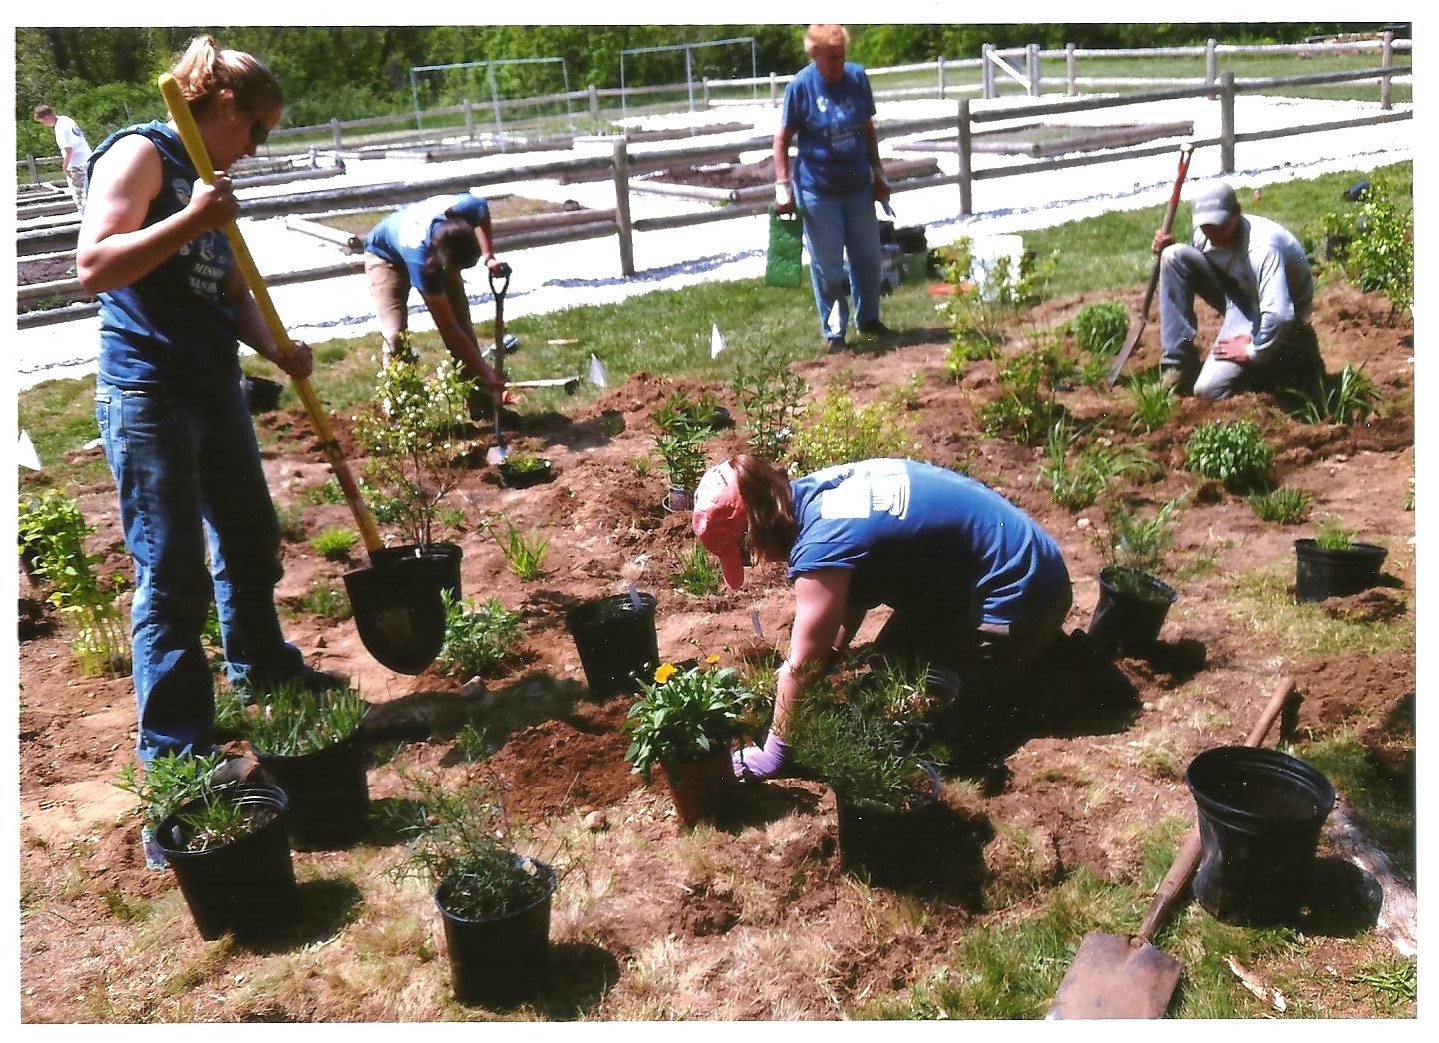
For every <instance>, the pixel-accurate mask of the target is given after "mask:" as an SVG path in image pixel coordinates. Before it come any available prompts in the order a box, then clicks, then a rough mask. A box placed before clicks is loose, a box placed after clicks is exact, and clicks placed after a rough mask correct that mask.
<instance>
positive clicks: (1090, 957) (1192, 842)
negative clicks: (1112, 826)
mask: <svg viewBox="0 0 1439 1043" xmlns="http://www.w3.org/2000/svg"><path fill="white" fill-rule="evenodd" d="M1293 691H1294V681H1293V679H1292V678H1288V677H1285V678H1281V679H1280V681H1279V687H1278V688H1277V689H1276V690H1275V692H1274V695H1273V696H1272V697H1271V698H1270V700H1269V704H1268V705H1267V706H1265V707H1264V712H1263V713H1262V714H1260V717H1259V722H1258V723H1257V724H1255V726H1254V730H1253V731H1251V732H1250V733H1249V737H1248V738H1247V739H1245V740H1244V745H1246V746H1258V745H1259V744H1260V743H1261V742H1263V741H1264V736H1265V734H1266V733H1267V732H1268V731H1269V727H1270V725H1272V724H1273V723H1274V719H1275V718H1276V717H1278V716H1279V713H1280V711H1281V710H1283V709H1284V704H1285V703H1286V702H1287V701H1288V699H1289V696H1290V695H1291V694H1292V693H1293ZM1200 847H1201V843H1200V838H1199V829H1198V828H1197V827H1196V828H1195V829H1193V830H1191V831H1190V833H1189V836H1188V837H1187V838H1186V839H1185V841H1184V844H1183V846H1182V847H1180V849H1179V854H1177V855H1176V856H1175V858H1174V864H1173V865H1172V866H1170V867H1169V872H1168V873H1166V874H1165V875H1164V879H1163V880H1161V881H1160V882H1159V887H1158V888H1156V889H1155V891H1154V900H1153V901H1152V902H1151V903H1150V905H1149V912H1148V913H1147V914H1146V915H1145V917H1144V923H1142V924H1141V925H1140V927H1139V933H1138V934H1134V935H1127V934H1086V935H1085V936H1084V940H1083V941H1082V942H1081V943H1080V945H1079V951H1078V952H1076V953H1075V954H1074V962H1073V963H1071V964H1070V965H1069V970H1068V971H1067V972H1066V973H1065V975H1064V980H1063V981H1062V982H1060V984H1059V991H1058V992H1057V993H1055V996H1054V1003H1053V1004H1052V1005H1051V1006H1050V1008H1049V1017H1050V1018H1052V1019H1059V1020H1071V1019H1082V1018H1132V1019H1139V1018H1151V1019H1152V1018H1162V1017H1164V1012H1165V1011H1166V1010H1168V1009H1169V1001H1170V999H1172V998H1173V996H1174V989H1175V986H1177V985H1178V984H1179V976H1180V974H1181V972H1182V971H1183V968H1182V967H1181V966H1180V963H1179V961H1178V960H1176V959H1175V958H1174V957H1172V956H1169V955H1167V954H1166V953H1163V952H1161V951H1160V950H1159V949H1157V948H1155V947H1154V945H1153V944H1152V943H1151V942H1150V938H1152V937H1153V936H1154V932H1155V931H1156V930H1158V929H1159V925H1160V924H1161V923H1163V921H1164V919H1165V918H1166V917H1167V916H1168V915H1169V912H1170V910H1171V909H1173V908H1174V905H1175V903H1176V901H1177V900H1178V898H1179V893H1180V892H1181V891H1183V890H1184V888H1185V886H1186V885H1187V884H1188V883H1189V878H1190V877H1191V876H1192V875H1193V874H1194V870H1195V868H1196V867H1197V866H1198V865H1199V855H1200Z"/></svg>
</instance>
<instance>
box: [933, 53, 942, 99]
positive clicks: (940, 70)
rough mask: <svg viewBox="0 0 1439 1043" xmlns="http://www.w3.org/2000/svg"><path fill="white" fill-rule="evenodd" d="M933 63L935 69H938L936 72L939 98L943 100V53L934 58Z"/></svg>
mask: <svg viewBox="0 0 1439 1043" xmlns="http://www.w3.org/2000/svg"><path fill="white" fill-rule="evenodd" d="M934 64H935V66H936V68H937V70H938V73H939V100H940V101H943V100H944V55H942V54H941V55H940V56H939V57H938V58H937V59H935V63H934Z"/></svg>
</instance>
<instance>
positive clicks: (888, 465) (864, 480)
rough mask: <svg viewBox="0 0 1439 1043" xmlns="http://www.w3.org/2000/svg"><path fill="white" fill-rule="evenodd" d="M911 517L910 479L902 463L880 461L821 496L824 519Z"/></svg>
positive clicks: (820, 511) (821, 510)
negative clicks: (883, 516)
mask: <svg viewBox="0 0 1439 1043" xmlns="http://www.w3.org/2000/svg"><path fill="white" fill-rule="evenodd" d="M908 513H909V475H908V474H907V473H906V472H905V470H904V464H903V462H901V461H899V460H883V461H878V462H877V463H876V464H875V465H874V466H873V467H871V468H869V469H868V470H867V471H856V472H854V473H853V474H851V475H850V476H849V477H848V478H846V479H845V480H844V481H842V482H840V483H839V485H837V486H835V487H834V488H833V489H826V490H825V491H824V492H822V493H820V494H819V515H820V517H821V518H867V517H869V516H870V515H871V514H888V515H891V516H893V517H895V518H903V517H904V516H905V515H906V514H908Z"/></svg>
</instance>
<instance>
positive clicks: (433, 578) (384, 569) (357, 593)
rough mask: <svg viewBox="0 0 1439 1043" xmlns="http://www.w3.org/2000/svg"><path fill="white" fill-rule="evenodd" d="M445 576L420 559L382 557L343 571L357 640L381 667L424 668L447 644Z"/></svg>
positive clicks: (413, 671) (413, 670)
mask: <svg viewBox="0 0 1439 1043" xmlns="http://www.w3.org/2000/svg"><path fill="white" fill-rule="evenodd" d="M443 589H444V582H443V577H442V575H441V574H440V572H439V571H438V570H437V569H436V568H435V567H434V564H433V563H432V562H429V561H426V560H424V559H421V558H398V559H394V560H387V561H381V562H378V563H376V564H375V566H374V567H372V568H368V569H357V570H356V571H354V572H349V573H346V575H345V591H346V593H347V594H348V595H349V597H350V607H351V608H352V609H353V610H354V614H355V626H356V627H357V628H358V629H359V631H360V640H361V641H363V642H364V644H365V648H366V649H368V650H369V652H370V654H371V655H372V656H374V657H375V659H376V660H378V661H379V663H380V665H382V666H384V667H386V668H388V669H390V670H393V671H395V672H396V673H400V674H419V673H423V672H424V671H425V668H426V667H428V666H429V665H430V664H431V663H433V662H434V661H435V657H436V656H438V655H439V654H440V648H441V647H442V646H443V645H444V643H445V604H444V601H443V600H442V598H441V591H442V590H443Z"/></svg>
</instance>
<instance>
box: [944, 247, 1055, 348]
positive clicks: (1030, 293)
mask: <svg viewBox="0 0 1439 1043" xmlns="http://www.w3.org/2000/svg"><path fill="white" fill-rule="evenodd" d="M939 254H940V258H941V261H942V264H943V270H944V277H945V280H946V281H947V282H948V283H949V284H950V285H951V286H952V287H954V292H953V293H952V294H950V295H949V296H948V297H947V298H946V304H945V314H946V318H947V319H948V320H949V328H950V332H951V333H952V334H953V335H954V340H955V343H958V344H980V345H996V344H1000V343H1002V342H1003V340H1004V336H1005V331H1006V329H1007V328H1008V327H1009V326H1010V325H1011V324H1012V323H1014V322H1015V321H1017V320H1018V318H1019V316H1020V314H1021V312H1023V311H1024V310H1025V309H1028V308H1030V307H1032V306H1033V305H1035V304H1037V303H1039V301H1041V300H1042V299H1043V298H1044V294H1045V292H1046V291H1047V289H1048V285H1049V282H1050V280H1051V279H1052V278H1053V276H1054V272H1055V269H1056V267H1057V266H1058V263H1059V262H1058V256H1057V255H1056V254H1051V255H1050V256H1048V257H1046V258H1044V259H1043V260H1040V259H1039V258H1037V257H1036V255H1035V254H1034V252H1033V251H1026V252H1025V254H1024V256H1023V257H1022V259H1021V260H1020V262H1019V264H1018V265H1015V264H1014V262H1013V260H1012V259H1011V258H1009V257H999V258H997V259H996V260H995V261H994V262H993V265H992V267H991V268H990V269H989V271H987V272H981V271H979V265H977V263H976V258H975V254H974V243H973V241H972V240H970V239H968V238H963V239H959V240H957V241H956V242H954V243H953V244H951V245H950V246H948V247H943V248H941V250H940V251H939Z"/></svg>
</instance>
